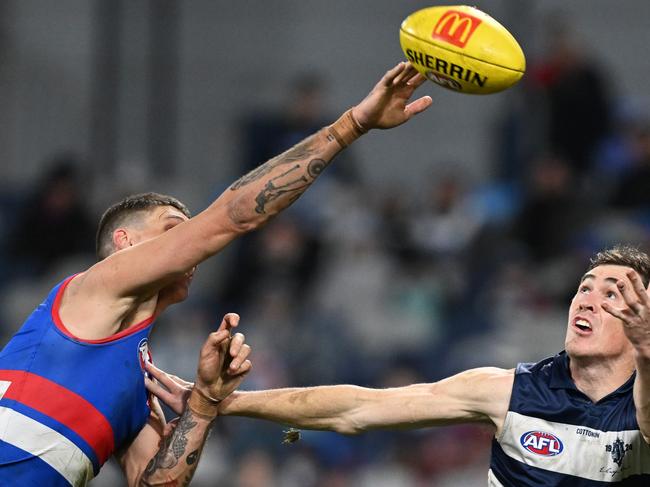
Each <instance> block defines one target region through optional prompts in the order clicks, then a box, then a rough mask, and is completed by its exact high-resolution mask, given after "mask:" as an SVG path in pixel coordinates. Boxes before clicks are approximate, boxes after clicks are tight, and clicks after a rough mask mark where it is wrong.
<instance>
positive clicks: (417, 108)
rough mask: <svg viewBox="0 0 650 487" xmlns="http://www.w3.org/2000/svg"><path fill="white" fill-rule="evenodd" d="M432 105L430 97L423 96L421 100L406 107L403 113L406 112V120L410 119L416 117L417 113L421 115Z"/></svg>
mask: <svg viewBox="0 0 650 487" xmlns="http://www.w3.org/2000/svg"><path fill="white" fill-rule="evenodd" d="M432 103H433V99H432V98H431V97H430V96H423V97H422V98H418V99H417V100H415V101H413V102H411V103H409V104H408V105H406V108H405V109H404V111H405V112H406V115H407V116H408V118H411V117H412V116H413V115H417V114H418V113H421V112H423V111H424V110H426V109H427V108H429V107H430V106H431V104H432Z"/></svg>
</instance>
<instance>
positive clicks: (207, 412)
mask: <svg viewBox="0 0 650 487" xmlns="http://www.w3.org/2000/svg"><path fill="white" fill-rule="evenodd" d="M220 402H221V399H214V398H212V397H210V396H208V395H206V394H205V393H204V392H202V391H201V390H200V389H197V388H196V387H194V388H193V389H192V392H191V393H190V398H189V399H188V400H187V407H188V408H190V411H192V412H193V413H196V414H198V415H199V416H203V417H204V418H209V419H210V420H213V419H214V418H216V417H217V414H218V412H219V403H220Z"/></svg>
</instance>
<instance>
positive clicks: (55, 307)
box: [52, 274, 153, 344]
mask: <svg viewBox="0 0 650 487" xmlns="http://www.w3.org/2000/svg"><path fill="white" fill-rule="evenodd" d="M78 275H79V274H75V275H73V276H70V277H68V278H67V279H66V280H65V281H63V283H62V284H61V287H59V290H58V291H57V292H56V297H55V298H54V302H53V303H52V320H53V321H54V324H55V325H56V327H57V328H58V329H59V330H61V332H62V333H63V334H64V335H65V336H67V337H69V338H72V339H73V340H76V341H78V342H82V343H94V344H101V343H109V342H113V341H115V340H119V339H120V338H123V337H125V336H127V335H132V334H134V333H137V332H139V331H140V330H142V329H144V328H146V327H147V326H149V325H150V324H151V323H152V322H153V316H151V317H150V318H147V319H146V320H142V321H141V322H139V323H137V324H135V325H133V326H130V327H128V328H127V329H125V330H122V331H121V332H119V333H116V334H115V335H111V336H109V337H106V338H99V339H97V340H89V339H85V338H79V337H77V336H75V335H73V334H72V333H70V330H68V329H67V328H66V327H65V325H64V324H63V321H61V317H60V316H59V307H60V306H61V299H63V292H64V291H65V288H66V287H68V284H70V281H72V280H73V279H74V278H75V277H77V276H78Z"/></svg>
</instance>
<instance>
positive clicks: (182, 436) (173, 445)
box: [142, 408, 204, 485]
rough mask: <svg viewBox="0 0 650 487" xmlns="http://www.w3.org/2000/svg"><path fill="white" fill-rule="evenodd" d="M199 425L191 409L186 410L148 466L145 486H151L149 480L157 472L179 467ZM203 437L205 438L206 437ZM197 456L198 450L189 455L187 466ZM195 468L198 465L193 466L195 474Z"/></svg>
mask: <svg viewBox="0 0 650 487" xmlns="http://www.w3.org/2000/svg"><path fill="white" fill-rule="evenodd" d="M197 424H198V422H197V421H196V420H195V418H194V416H193V415H192V412H191V411H190V410H189V408H188V409H186V410H185V412H184V413H183V415H182V416H181V418H180V419H179V421H178V424H177V425H176V428H175V429H174V431H173V432H172V433H171V434H170V435H169V436H167V437H165V438H163V439H162V441H161V446H160V449H159V450H158V453H156V455H155V456H154V457H153V458H152V459H151V461H150V462H149V464H148V465H147V468H146V469H145V472H144V477H143V479H142V483H143V485H149V480H150V479H151V478H152V477H154V476H155V474H156V472H158V471H160V470H163V469H167V470H169V469H172V468H174V467H176V466H177V465H178V463H179V459H180V458H182V457H183V456H184V455H185V454H186V450H187V445H188V442H189V441H190V438H189V434H190V432H191V431H192V430H193V429H194V427H195V426H196V425H197ZM201 436H202V437H203V436H204V435H201ZM197 455H198V454H197V451H196V450H195V451H192V452H191V453H190V454H189V455H188V459H187V464H188V465H192V464H193V463H194V462H195V461H196V458H197ZM190 456H192V459H193V460H192V462H190V461H189V459H190V458H189V457H190ZM195 468H196V465H194V466H192V467H191V471H192V472H193V471H194V469H195Z"/></svg>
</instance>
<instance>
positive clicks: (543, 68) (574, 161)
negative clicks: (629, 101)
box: [530, 14, 611, 173]
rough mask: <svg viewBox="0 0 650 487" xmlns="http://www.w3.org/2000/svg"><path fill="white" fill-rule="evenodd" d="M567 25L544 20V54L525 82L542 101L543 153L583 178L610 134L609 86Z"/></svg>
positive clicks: (557, 19) (557, 17) (560, 19)
mask: <svg viewBox="0 0 650 487" xmlns="http://www.w3.org/2000/svg"><path fill="white" fill-rule="evenodd" d="M567 22H568V21H567V20H566V19H564V18H563V17H562V16H560V15H557V14H556V15H552V16H550V17H549V20H548V24H547V26H546V29H547V32H546V37H547V39H546V42H547V43H548V45H547V48H546V54H545V55H544V57H543V58H542V59H541V60H540V61H539V62H537V63H533V66H532V68H531V69H530V78H531V79H532V81H533V83H534V85H535V87H536V88H538V89H540V90H541V91H542V93H543V95H544V98H545V104H546V110H547V113H546V117H547V120H546V122H547V123H546V131H547V134H546V135H547V138H548V144H549V147H547V149H548V150H551V151H553V152H554V153H556V154H560V155H562V156H564V157H566V158H567V160H568V162H569V163H570V164H571V165H572V167H574V169H575V170H576V172H577V173H588V172H589V171H590V170H591V165H592V157H593V155H594V154H593V153H594V151H595V149H596V147H597V146H598V144H599V142H600V141H601V140H602V139H603V137H605V136H606V135H607V133H608V131H609V130H610V118H611V113H610V110H611V106H610V105H611V102H610V94H609V85H608V81H607V80H606V79H605V77H604V75H603V72H602V69H601V68H600V66H598V65H597V64H596V63H595V62H594V60H593V59H592V58H591V57H590V55H589V54H588V53H586V52H585V51H584V50H583V49H582V48H581V47H580V46H579V45H578V44H577V42H576V40H575V39H574V38H573V37H572V29H570V28H569V27H568V26H567Z"/></svg>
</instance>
